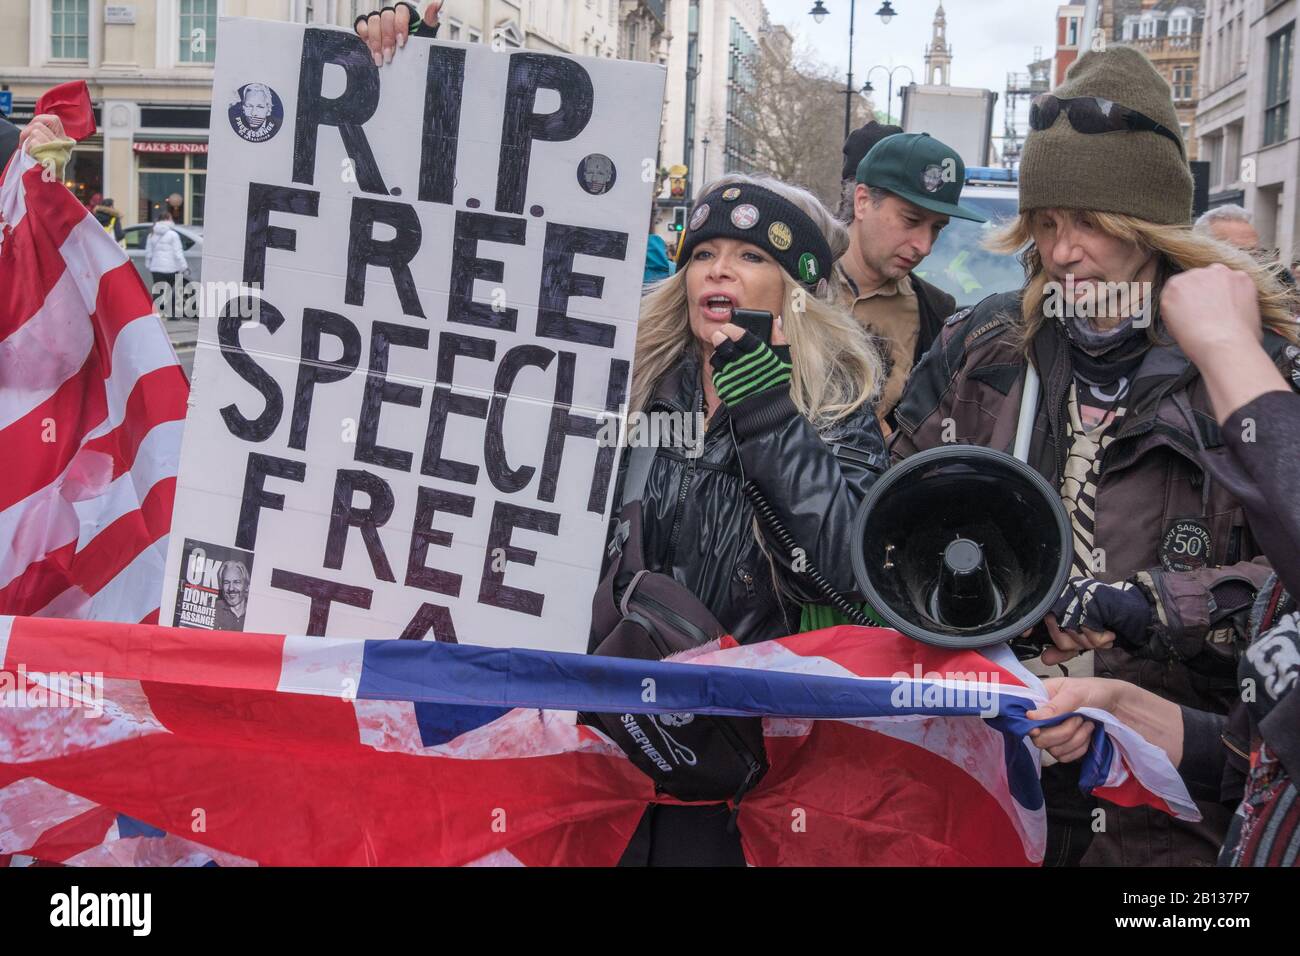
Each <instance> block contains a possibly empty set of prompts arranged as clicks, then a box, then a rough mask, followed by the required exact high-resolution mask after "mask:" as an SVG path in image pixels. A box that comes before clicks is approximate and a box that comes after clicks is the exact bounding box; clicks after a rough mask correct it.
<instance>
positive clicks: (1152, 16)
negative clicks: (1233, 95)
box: [1107, 0, 1205, 160]
mask: <svg viewBox="0 0 1300 956" xmlns="http://www.w3.org/2000/svg"><path fill="white" fill-rule="evenodd" d="M1107 3H1108V5H1109V6H1110V7H1111V16H1112V19H1111V23H1112V28H1111V31H1112V32H1111V37H1110V38H1111V39H1112V40H1114V41H1117V42H1119V43H1125V44H1128V45H1129V46H1134V47H1137V48H1138V49H1139V50H1141V51H1142V52H1143V53H1145V54H1146V55H1147V57H1148V58H1149V59H1150V60H1151V62H1152V64H1154V65H1155V68H1156V70H1157V71H1159V73H1160V75H1161V76H1163V77H1164V78H1165V80H1166V81H1167V82H1168V83H1169V87H1170V89H1171V90H1172V91H1173V96H1174V109H1175V110H1176V111H1177V113H1178V124H1179V126H1180V127H1181V128H1182V134H1183V142H1184V143H1186V144H1187V158H1188V159H1189V160H1194V159H1197V158H1198V155H1197V154H1198V143H1197V137H1196V108H1197V102H1198V100H1199V92H1200V85H1199V83H1200V81H1199V80H1198V74H1199V72H1200V62H1201V38H1202V36H1203V24H1204V20H1205V2H1204V0H1107Z"/></svg>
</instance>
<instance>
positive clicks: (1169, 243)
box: [984, 210, 1300, 352]
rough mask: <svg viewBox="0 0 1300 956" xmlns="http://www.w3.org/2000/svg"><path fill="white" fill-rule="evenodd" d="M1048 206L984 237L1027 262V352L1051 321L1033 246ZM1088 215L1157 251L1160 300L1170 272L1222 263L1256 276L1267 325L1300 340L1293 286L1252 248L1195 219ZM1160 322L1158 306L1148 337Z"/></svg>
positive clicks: (1111, 232) (1023, 319) (1023, 310)
mask: <svg viewBox="0 0 1300 956" xmlns="http://www.w3.org/2000/svg"><path fill="white" fill-rule="evenodd" d="M1044 211H1045V210H1033V211H1029V212H1022V213H1021V214H1020V215H1019V216H1018V217H1016V218H1015V219H1012V220H1011V221H1010V222H1008V223H1007V224H1006V225H1004V226H1002V227H1000V228H998V229H995V230H993V231H992V232H991V233H990V234H989V235H988V237H987V239H986V240H985V242H984V245H985V247H986V248H988V249H991V250H993V251H994V252H1002V253H1008V254H1016V253H1018V254H1019V255H1020V259H1021V262H1023V263H1024V265H1025V276H1026V278H1025V285H1024V295H1023V296H1022V298H1021V305H1020V329H1019V341H1020V345H1021V348H1023V349H1024V350H1025V351H1026V352H1028V350H1029V346H1030V343H1031V342H1032V341H1033V339H1034V336H1035V335H1037V334H1038V331H1039V329H1041V328H1042V326H1043V323H1044V322H1045V321H1047V319H1046V316H1045V315H1044V313H1043V300H1044V298H1045V297H1046V294H1047V292H1046V286H1047V283H1048V281H1049V277H1048V275H1047V272H1046V271H1045V270H1044V268H1043V259H1042V254H1041V253H1040V252H1039V251H1038V248H1037V247H1036V246H1035V245H1034V242H1033V231H1032V224H1033V217H1034V215H1035V213H1041V212H1044ZM1087 216H1088V217H1089V218H1090V219H1091V220H1092V222H1093V223H1095V224H1096V226H1097V228H1098V229H1099V230H1101V232H1103V233H1105V234H1106V235H1108V236H1110V237H1112V238H1114V239H1118V240H1120V241H1122V242H1127V243H1130V244H1133V245H1136V246H1138V247H1139V248H1141V249H1144V250H1150V251H1152V252H1154V253H1156V255H1157V256H1158V257H1159V269H1158V270H1157V274H1156V284H1155V285H1154V286H1153V288H1152V292H1151V295H1152V298H1153V299H1154V300H1156V302H1158V300H1159V295H1160V284H1161V283H1162V282H1163V281H1164V280H1165V279H1166V278H1168V277H1169V276H1171V275H1174V274H1175V273H1178V272H1185V271H1186V270H1188V269H1199V268H1201V267H1204V266H1209V265H1213V264H1214V263H1216V262H1221V263H1223V264H1224V265H1225V266H1228V267H1229V268H1231V269H1238V270H1240V271H1242V272H1244V273H1246V274H1247V275H1249V276H1250V277H1251V279H1252V280H1254V283H1255V289H1256V291H1257V297H1258V302H1259V312H1260V315H1261V317H1262V318H1263V321H1264V327H1265V328H1268V329H1271V330H1272V331H1274V332H1276V333H1278V334H1279V335H1281V336H1283V337H1285V338H1287V339H1289V340H1290V341H1291V342H1294V343H1296V344H1300V329H1297V326H1296V319H1295V312H1296V309H1297V308H1298V307H1300V301H1297V297H1296V295H1295V293H1294V292H1293V291H1292V290H1291V289H1289V288H1288V287H1287V286H1285V285H1283V284H1282V282H1280V281H1279V280H1278V279H1277V278H1276V277H1275V275H1274V274H1273V273H1272V272H1271V271H1270V270H1269V269H1268V268H1267V267H1266V266H1265V265H1263V264H1262V263H1260V262H1259V261H1258V260H1257V259H1255V258H1254V257H1253V256H1251V255H1250V253H1248V252H1244V251H1243V250H1241V249H1238V248H1236V247H1235V246H1230V245H1228V244H1227V243H1224V242H1220V241H1219V240H1217V239H1214V238H1212V237H1210V236H1206V235H1203V234H1201V233H1198V232H1194V231H1193V230H1192V226H1191V224H1190V223H1188V224H1187V225H1181V226H1171V225H1162V224H1160V223H1154V222H1147V221H1146V220H1144V219H1137V218H1135V217H1133V216H1126V215H1122V214H1120V213H1114V212H1092V211H1088V212H1087ZM1152 304H1153V305H1154V304H1156V303H1155V302H1153V303H1152ZM1160 326H1161V323H1160V314H1159V310H1158V309H1157V310H1156V311H1155V321H1153V322H1152V323H1151V324H1150V325H1149V326H1148V327H1147V336H1148V337H1149V338H1150V339H1151V340H1152V341H1153V342H1154V341H1159V336H1160Z"/></svg>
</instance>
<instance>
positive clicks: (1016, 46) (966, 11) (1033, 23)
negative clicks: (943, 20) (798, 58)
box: [765, 0, 1060, 145]
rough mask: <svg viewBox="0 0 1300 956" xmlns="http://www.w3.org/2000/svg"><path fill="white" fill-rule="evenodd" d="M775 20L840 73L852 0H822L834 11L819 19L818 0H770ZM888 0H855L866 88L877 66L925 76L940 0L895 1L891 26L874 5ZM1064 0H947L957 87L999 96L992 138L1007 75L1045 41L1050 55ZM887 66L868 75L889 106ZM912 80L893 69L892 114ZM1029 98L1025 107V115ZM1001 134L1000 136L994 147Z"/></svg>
mask: <svg viewBox="0 0 1300 956" xmlns="http://www.w3.org/2000/svg"><path fill="white" fill-rule="evenodd" d="M765 2H766V4H767V12H768V15H769V16H770V17H771V19H772V21H773V22H774V23H780V24H783V25H784V26H786V27H788V28H789V29H790V30H791V31H792V32H793V33H794V34H795V43H796V45H800V44H801V43H806V44H808V45H809V46H811V47H812V48H813V49H814V50H815V51H816V54H817V56H818V57H819V58H820V59H821V60H823V61H824V62H826V63H828V64H830V65H831V66H834V67H835V68H836V69H838V70H839V71H840V74H841V76H842V75H843V73H844V70H845V68H846V66H847V65H848V58H849V39H848V37H849V0H822V3H823V5H824V6H825V7H826V9H827V10H828V11H829V12H830V15H829V16H828V17H826V19H825V20H823V21H822V22H821V23H820V24H819V23H816V22H815V21H814V20H813V18H812V17H811V16H809V15H808V11H810V10H811V9H812V8H813V2H814V0H765ZM882 2H883V0H857V24H856V31H857V32H856V33H855V35H854V38H853V41H854V42H853V75H854V85H855V86H858V87H861V86H862V83H863V82H864V81H865V80H866V79H867V74H866V71H867V69H869V68H870V67H872V66H875V65H876V64H881V65H884V66H887V67H894V66H899V65H900V64H906V65H907V66H909V67H911V68H912V70H913V71H914V72H915V74H916V77H917V80H918V82H920V81H921V80H922V72H921V66H922V63H923V60H924V56H925V46H926V44H927V43H929V42H930V36H931V33H932V32H933V29H934V13H935V10H936V9H937V8H938V6H939V3H938V0H890V2H891V5H892V6H893V8H894V10H895V12H896V13H897V16H895V17H894V19H893V20H891V21H890V22H889V25H888V26H886V25H885V24H883V23H881V22H880V18H879V17H877V16H876V11H877V10H879V9H880V5H881V3H882ZM1058 6H1060V2H1059V0H944V4H943V9H944V13H945V14H946V17H947V23H948V43H949V44H950V45H951V46H952V48H953V53H952V73H951V79H950V82H951V84H952V85H953V86H975V87H983V88H985V89H990V90H993V91H995V92H996V93H997V94H998V103H997V107H996V110H995V114H994V125H995V129H994V130H993V133H994V136H1001V134H1002V123H1003V119H1002V107H1003V100H1004V99H1005V96H1004V90H1005V89H1006V83H1007V73H1008V72H1009V71H1014V72H1020V73H1023V72H1026V71H1027V69H1028V64H1029V61H1030V60H1032V59H1033V58H1034V47H1035V46H1040V47H1042V55H1043V56H1051V55H1052V51H1053V49H1054V46H1055V39H1054V38H1055V30H1056V8H1057V7H1058ZM886 79H887V77H886V76H885V71H884V70H876V71H875V73H873V74H872V75H871V84H872V86H874V87H875V88H876V89H877V91H878V92H877V93H875V94H874V99H875V102H876V106H877V108H879V109H880V110H881V111H882V112H883V111H884V108H885V83H886ZM907 82H908V73H907V71H906V70H899V71H898V72H896V73H895V74H894V105H893V107H892V109H891V112H892V113H893V115H894V121H895V122H897V121H898V109H899V100H898V88H899V85H900V84H903V85H905V84H906V83H907ZM1027 109H1028V104H1027V103H1023V102H1022V104H1021V107H1020V115H1021V117H1022V118H1023V117H1024V115H1025V111H1026V110H1027ZM998 143H1000V140H995V145H996V144H998Z"/></svg>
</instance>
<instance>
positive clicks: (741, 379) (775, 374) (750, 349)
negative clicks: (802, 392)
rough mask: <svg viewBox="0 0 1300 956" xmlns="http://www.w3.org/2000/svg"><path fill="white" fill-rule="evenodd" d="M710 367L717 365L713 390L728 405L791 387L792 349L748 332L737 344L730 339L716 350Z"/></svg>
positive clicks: (714, 368)
mask: <svg viewBox="0 0 1300 956" xmlns="http://www.w3.org/2000/svg"><path fill="white" fill-rule="evenodd" d="M709 364H710V365H712V366H713V387H714V388H715V389H717V392H718V398H720V399H722V401H723V402H724V403H725V404H727V405H736V404H737V403H739V402H742V401H744V400H745V399H747V398H749V397H750V396H751V395H757V394H758V393H759V392H766V391H768V390H769V389H773V388H783V389H789V387H790V376H791V373H792V369H793V366H792V365H791V364H790V346H788V345H776V346H773V345H768V344H767V343H766V342H764V341H763V340H762V339H760V338H759V337H758V336H757V335H755V334H754V333H753V332H746V333H745V334H744V335H742V336H741V337H740V339H739V341H736V342H733V341H732V340H731V339H727V340H726V341H725V342H723V343H722V344H721V345H719V346H718V347H717V348H716V349H714V350H713V358H711V359H710V360H709Z"/></svg>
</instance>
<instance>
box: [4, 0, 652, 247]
mask: <svg viewBox="0 0 1300 956" xmlns="http://www.w3.org/2000/svg"><path fill="white" fill-rule="evenodd" d="M424 5H425V4H424V0H419V2H418V3H417V6H419V7H420V8H421V9H423V7H424ZM663 5H664V3H663V0H641V2H637V3H629V2H628V0H622V3H621V4H620V0H447V2H446V3H444V5H443V9H442V27H441V29H440V31H439V37H440V38H442V39H446V40H457V41H460V42H469V43H488V44H492V45H493V46H494V47H496V48H498V49H501V48H509V47H529V48H533V49H543V50H556V51H560V52H572V53H577V54H585V55H588V56H607V57H612V56H616V55H618V53H619V44H620V16H621V15H622V14H623V13H624V11H625V10H626V9H628V8H647V9H649V10H651V11H654V10H658V11H659V12H660V20H659V22H660V23H662V22H663V14H662V9H663ZM381 6H383V4H382V3H381V2H378V0H135V2H131V3H108V2H106V0H4V2H3V3H0V89H5V90H8V91H9V92H10V93H11V94H12V97H13V114H12V116H11V119H12V120H13V121H14V122H16V123H18V124H20V125H21V124H22V123H25V122H26V121H28V120H30V119H31V116H32V112H33V109H34V107H35V103H36V98H37V97H38V96H39V95H40V94H41V93H42V92H44V91H45V90H47V89H49V88H50V87H51V86H54V85H56V84H59V83H63V82H66V81H69V80H85V81H86V82H87V85H88V87H89V89H90V95H91V101H92V104H93V105H94V108H95V119H96V123H97V125H98V126H99V130H100V131H99V132H98V133H96V134H95V136H93V137H91V138H90V139H88V140H86V141H84V142H82V143H80V144H78V146H77V148H76V149H75V150H74V151H73V154H72V160H71V162H70V163H69V166H68V169H67V171H66V182H67V184H68V187H69V188H70V189H71V190H73V192H74V193H75V194H76V195H77V197H78V198H79V199H81V200H82V201H83V202H89V201H90V200H91V199H92V198H93V197H94V196H95V195H96V194H98V195H101V196H106V197H111V198H112V199H113V200H114V201H115V204H116V206H117V208H118V209H119V210H121V212H122V215H123V220H124V221H125V222H126V223H127V224H130V223H134V222H149V221H152V220H153V219H156V218H157V216H158V214H159V213H160V212H161V211H162V210H163V209H165V208H168V207H170V208H171V209H172V210H173V212H174V213H175V214H176V215H177V218H178V219H179V220H180V221H182V222H184V223H186V224H189V225H195V226H202V225H203V219H204V199H205V194H206V182H207V139H208V136H207V131H208V124H209V115H210V110H211V107H212V98H213V90H212V68H213V63H214V62H215V59H216V52H217V19H218V18H219V17H226V16H232V17H241V16H242V17H258V18H263V19H271V20H281V21H289V22H295V23H312V24H320V25H327V26H339V27H345V28H347V27H351V26H352V23H353V21H354V20H355V18H356V16H357V15H358V14H360V13H369V12H371V11H373V10H376V9H378V8H379V7H381ZM629 12H632V13H635V10H632V11H629ZM665 37H666V31H665V30H663V29H662V27H661V28H660V29H659V30H658V33H657V39H656V32H655V31H653V30H651V31H648V35H647V36H646V38H645V41H644V42H642V41H641V40H640V39H638V40H637V41H636V43H635V44H634V46H635V48H636V49H638V50H640V49H643V48H647V46H646V45H647V44H650V45H651V46H649V47H648V48H649V49H651V50H652V51H653V50H656V49H657V52H655V53H654V54H653V55H655V56H661V57H662V56H664V49H663V47H664V45H665V42H666V41H665ZM656 43H657V44H658V47H657V48H656V47H654V46H653V45H654V44H656ZM638 58H639V57H638Z"/></svg>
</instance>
